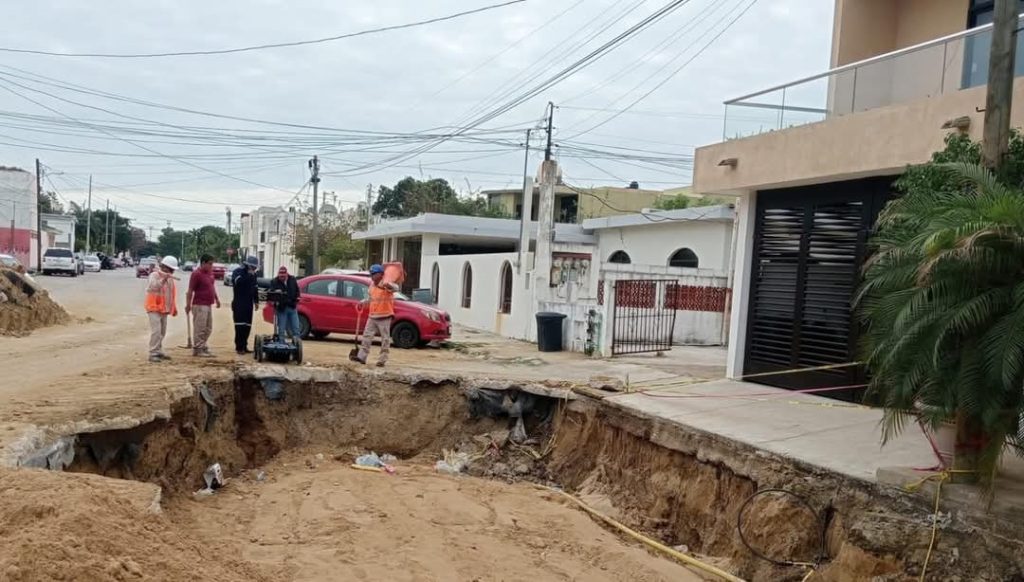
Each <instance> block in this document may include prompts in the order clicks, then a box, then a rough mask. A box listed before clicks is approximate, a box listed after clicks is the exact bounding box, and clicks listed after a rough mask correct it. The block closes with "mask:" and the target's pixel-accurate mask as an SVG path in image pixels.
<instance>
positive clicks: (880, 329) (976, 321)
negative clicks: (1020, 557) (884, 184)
mask: <svg viewBox="0 0 1024 582" xmlns="http://www.w3.org/2000/svg"><path fill="white" fill-rule="evenodd" d="M954 139H956V140H958V141H956V142H955V144H954V145H956V146H957V147H960V148H961V149H960V150H958V152H956V155H954V156H952V159H954V160H955V159H960V160H961V161H959V162H953V163H946V161H947V160H948V159H949V157H947V158H945V159H941V158H940V156H939V155H937V156H936V157H937V158H940V159H941V161H940V162H933V163H931V164H926V165H924V166H919V167H915V168H910V169H909V170H908V171H907V173H906V174H905V175H904V177H903V178H902V179H901V180H900V181H899V182H898V185H899V186H900V187H901V189H902V190H903V195H902V196H901V197H900V198H897V199H896V200H893V201H892V202H890V203H889V204H888V205H887V206H886V208H885V209H884V210H883V212H882V214H881V215H880V217H879V220H878V224H877V227H876V232H875V233H874V235H873V236H872V239H871V245H872V250H873V255H872V257H871V259H869V261H868V263H867V265H866V267H865V272H864V282H863V284H862V286H861V288H860V290H859V292H858V295H857V297H856V298H855V302H856V305H857V308H858V310H857V312H858V315H859V317H860V320H861V324H862V325H863V327H864V332H863V334H862V345H861V349H862V353H863V358H864V361H865V363H866V365H867V367H868V370H869V372H870V374H871V387H870V389H869V394H870V395H871V397H873V398H875V399H877V401H879V402H880V403H881V404H882V405H883V406H884V407H885V423H884V428H885V431H884V436H885V438H886V439H888V438H890V437H891V436H892V435H894V434H895V433H897V432H899V431H900V430H902V429H903V428H904V427H905V426H906V423H907V421H908V420H915V419H918V418H920V419H921V420H923V421H924V422H925V423H926V424H927V425H928V426H930V427H931V428H932V429H933V430H936V431H938V430H939V429H940V427H942V426H943V424H947V423H950V422H953V423H955V425H956V442H955V457H954V468H956V469H961V470H967V471H974V473H971V474H969V475H971V476H973V477H976V478H980V479H981V480H983V481H986V482H991V479H992V478H993V477H994V476H995V471H996V467H997V466H998V461H999V458H1000V456H1001V454H1002V453H1003V451H1004V449H1005V447H1006V445H1007V444H1008V445H1009V446H1010V447H1011V448H1012V449H1013V450H1014V451H1015V452H1017V453H1018V454H1020V453H1022V452H1024V432H1022V423H1021V416H1022V413H1024V190H1022V189H1021V188H1020V184H1021V181H1020V175H1019V174H1020V170H1019V169H1020V168H1024V164H1019V163H1017V162H1016V161H1011V162H1009V163H1007V164H1006V166H1004V168H1005V171H1004V173H1002V174H1001V175H1000V177H997V176H996V175H994V174H992V173H991V172H989V171H988V170H986V169H985V168H982V167H981V166H979V165H977V164H973V163H967V162H970V161H973V160H972V159H971V156H973V155H974V154H975V153H976V151H975V148H976V145H974V144H970V143H969V142H966V143H965V142H964V140H966V138H954ZM1014 144H1015V145H1014V147H1015V148H1016V150H1014V151H1015V152H1016V153H1015V155H1016V156H1018V157H1020V159H1021V160H1024V147H1022V145H1024V144H1022V142H1021V140H1020V137H1019V136H1015V138H1014ZM949 149H950V148H947V151H946V152H944V153H948V152H949ZM964 160H966V161H964ZM1015 174H1017V175H1015ZM955 476H959V477H961V479H962V478H963V476H964V474H957V475H955Z"/></svg>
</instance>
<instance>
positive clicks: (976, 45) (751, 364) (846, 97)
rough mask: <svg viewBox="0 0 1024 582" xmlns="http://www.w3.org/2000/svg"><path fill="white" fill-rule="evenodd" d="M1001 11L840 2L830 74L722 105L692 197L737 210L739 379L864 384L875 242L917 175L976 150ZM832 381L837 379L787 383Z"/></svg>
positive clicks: (953, 3) (973, 0)
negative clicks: (716, 197)
mask: <svg viewBox="0 0 1024 582" xmlns="http://www.w3.org/2000/svg"><path fill="white" fill-rule="evenodd" d="M992 11H993V1H992V0H836V7H835V16H834V32H833V39H832V49H831V69H830V70H828V71H824V72H822V73H819V74H817V75H812V76H810V77H806V78H803V79H796V80H792V81H789V82H786V83H784V84H781V85H778V86H776V87H772V88H769V89H765V90H760V91H757V92H754V93H751V94H749V95H745V96H743V97H739V98H735V99H731V100H729V101H727V102H726V103H725V105H726V119H725V132H724V135H723V141H722V142H721V143H716V144H713V145H708V146H706V147H702V148H698V149H697V151H696V159H695V164H694V188H695V190H696V192H697V193H699V194H728V195H733V196H737V197H739V204H738V208H739V217H738V232H739V244H738V249H737V255H736V261H737V263H736V277H735V282H734V288H733V289H734V301H733V312H732V318H731V319H732V330H731V333H730V337H731V338H732V343H731V345H730V353H729V361H728V374H729V375H730V376H731V377H733V378H740V377H743V376H749V375H753V374H758V375H759V376H758V377H757V378H756V381H760V382H765V383H770V384H774V385H779V386H784V387H791V388H806V387H812V386H813V387H821V386H843V385H852V384H859V383H860V382H861V381H862V379H863V372H862V370H860V369H859V368H858V367H857V366H853V365H848V364H850V363H852V362H854V361H855V360H856V347H855V346H856V342H857V329H856V327H857V326H856V324H855V321H854V319H853V318H852V314H851V299H852V297H853V293H854V291H855V289H856V286H857V284H858V282H859V279H860V273H861V267H862V266H863V263H864V260H865V255H866V252H867V247H866V243H867V239H868V236H869V233H870V229H871V228H872V226H873V224H874V221H875V219H876V217H877V215H878V213H879V211H880V210H881V209H882V208H883V206H884V205H885V203H886V201H887V200H889V199H890V197H891V196H893V191H892V190H893V189H892V182H893V180H894V179H895V178H896V177H897V176H898V175H899V174H900V173H901V172H902V171H903V170H904V169H905V168H906V166H907V165H909V164H918V163H922V162H926V161H928V159H929V158H930V156H931V154H932V153H933V152H935V151H938V150H941V149H942V148H943V145H944V139H945V137H946V135H947V134H948V133H949V132H950V131H965V132H968V133H969V134H970V135H971V137H972V138H975V139H980V137H981V131H982V119H983V115H984V113H983V109H984V107H985V87H984V85H985V83H986V77H987V72H988V51H989V47H990V44H991V25H990V24H988V23H990V22H991V21H992ZM825 25H826V23H822V26H825ZM1018 38H1019V37H1018ZM1018 55H1021V52H1020V48H1018ZM1017 71H1018V72H1020V71H1024V58H1020V57H1018V59H1017ZM1014 98H1015V100H1021V99H1024V84H1022V81H1021V79H1017V81H1016V84H1015V86H1014ZM1022 122H1024V108H1022V107H1015V108H1014V109H1013V116H1012V123H1013V125H1014V126H1016V127H1020V126H1021V124H1022ZM844 364H847V365H844ZM824 366H835V367H833V368H830V369H820V370H818V371H815V372H794V373H779V372H785V371H788V370H794V369H807V368H820V367H824ZM765 373H775V375H771V376H765V375H763V374H765Z"/></svg>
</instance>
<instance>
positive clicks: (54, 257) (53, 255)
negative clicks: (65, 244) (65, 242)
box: [42, 249, 78, 277]
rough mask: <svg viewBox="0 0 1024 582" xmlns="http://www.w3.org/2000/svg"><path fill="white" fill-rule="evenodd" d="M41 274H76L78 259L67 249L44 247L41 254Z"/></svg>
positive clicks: (75, 275)
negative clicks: (44, 249)
mask: <svg viewBox="0 0 1024 582" xmlns="http://www.w3.org/2000/svg"><path fill="white" fill-rule="evenodd" d="M42 270H43V274H44V275H53V274H56V273H64V274H65V275H71V276H72V277H77V276H78V261H76V260H75V255H74V253H72V252H71V251H70V250H68V249H46V253H44V254H43V269H42Z"/></svg>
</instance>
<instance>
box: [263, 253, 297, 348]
mask: <svg viewBox="0 0 1024 582" xmlns="http://www.w3.org/2000/svg"><path fill="white" fill-rule="evenodd" d="M274 291H282V292H284V296H283V297H282V298H281V299H280V300H279V301H278V302H277V303H276V304H275V305H274V310H275V311H276V313H277V335H278V337H280V338H281V339H284V337H285V333H287V334H288V335H289V336H291V337H293V338H297V337H299V335H300V331H301V330H300V329H299V312H298V306H299V282H298V281H297V280H296V279H295V277H293V276H291V275H289V274H288V269H287V268H285V267H281V268H280V269H278V270H277V277H276V278H275V279H274V280H273V281H271V282H270V291H268V294H269V293H271V292H274Z"/></svg>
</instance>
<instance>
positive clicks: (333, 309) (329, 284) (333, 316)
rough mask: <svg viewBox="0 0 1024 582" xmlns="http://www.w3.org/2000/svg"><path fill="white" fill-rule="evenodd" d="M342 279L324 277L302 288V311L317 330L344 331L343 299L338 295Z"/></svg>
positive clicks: (300, 304)
mask: <svg viewBox="0 0 1024 582" xmlns="http://www.w3.org/2000/svg"><path fill="white" fill-rule="evenodd" d="M339 285H340V281H338V279H334V278H323V279H316V280H314V281H310V282H309V283H307V284H306V286H305V287H303V288H302V293H301V295H300V298H299V307H300V311H301V312H302V313H303V314H304V315H305V316H306V317H308V318H309V324H310V327H312V328H313V329H314V330H316V331H326V332H341V331H342V315H341V313H342V311H343V309H342V301H341V298H340V297H338V287H339Z"/></svg>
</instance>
